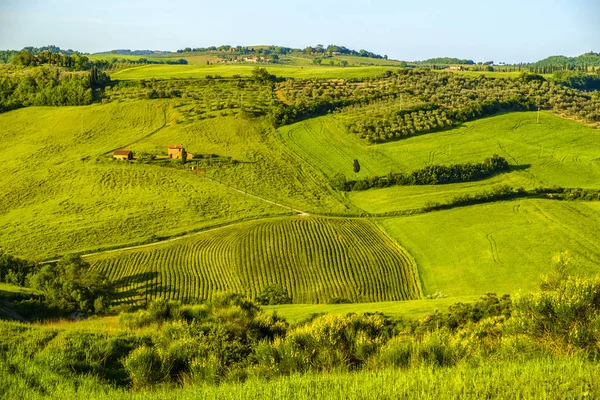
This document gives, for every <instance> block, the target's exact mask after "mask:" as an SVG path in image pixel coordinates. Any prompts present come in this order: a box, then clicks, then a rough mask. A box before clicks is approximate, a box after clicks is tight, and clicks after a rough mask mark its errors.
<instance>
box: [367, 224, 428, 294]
mask: <svg viewBox="0 0 600 400" xmlns="http://www.w3.org/2000/svg"><path fill="white" fill-rule="evenodd" d="M366 219H367V220H368V221H369V222H370V223H371V224H373V225H374V226H375V227H377V229H378V230H379V231H380V232H381V233H382V234H383V236H385V237H386V238H387V239H388V240H390V241H391V242H392V243H394V244H395V245H396V247H397V248H398V250H399V251H400V252H402V253H403V254H406V257H407V258H408V259H409V260H410V263H411V264H412V266H413V268H412V269H413V274H414V275H415V283H416V284H417V288H418V289H419V293H418V294H419V296H420V297H419V298H418V299H416V300H422V299H424V298H425V293H424V292H423V282H422V281H421V274H420V273H419V266H418V264H417V260H415V258H414V257H413V255H412V254H411V253H410V251H408V249H406V248H404V246H402V245H401V244H400V243H399V242H398V241H397V240H396V239H394V238H393V237H392V235H390V234H389V233H388V232H387V231H386V230H385V229H384V228H383V226H381V225H380V224H378V223H377V222H375V221H373V220H372V219H371V218H366Z"/></svg>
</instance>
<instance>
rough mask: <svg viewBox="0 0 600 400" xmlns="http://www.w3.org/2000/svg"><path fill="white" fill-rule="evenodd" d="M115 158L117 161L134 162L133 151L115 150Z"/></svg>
mask: <svg viewBox="0 0 600 400" xmlns="http://www.w3.org/2000/svg"><path fill="white" fill-rule="evenodd" d="M113 157H114V158H115V160H133V153H132V152H131V150H115V152H114V153H113Z"/></svg>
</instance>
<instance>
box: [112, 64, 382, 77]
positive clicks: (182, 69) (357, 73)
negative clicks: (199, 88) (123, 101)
mask: <svg viewBox="0 0 600 400" xmlns="http://www.w3.org/2000/svg"><path fill="white" fill-rule="evenodd" d="M256 66H257V64H234V65H231V64H218V65H216V64H213V65H202V64H198V65H193V64H188V65H144V66H139V67H133V68H127V69H124V70H121V71H118V72H115V73H114V74H112V75H111V78H112V79H118V80H125V81H127V80H140V79H152V78H154V79H169V78H199V79H204V78H206V76H207V75H212V76H216V75H219V76H221V77H223V78H231V77H233V76H234V75H240V76H242V77H250V76H252V70H253V69H254V68H256ZM261 66H264V65H261ZM265 67H266V68H267V69H268V71H269V73H270V74H273V75H275V76H278V77H283V78H345V79H350V78H366V77H375V76H378V75H381V74H382V73H383V72H385V71H386V70H388V69H390V67H388V66H358V67H339V66H333V67H332V66H319V65H281V64H274V65H266V66H265Z"/></svg>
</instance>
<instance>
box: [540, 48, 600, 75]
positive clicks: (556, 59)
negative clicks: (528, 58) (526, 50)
mask: <svg viewBox="0 0 600 400" xmlns="http://www.w3.org/2000/svg"><path fill="white" fill-rule="evenodd" d="M530 66H531V67H534V68H545V69H546V71H548V73H552V72H555V71H574V70H579V71H586V72H587V71H589V70H590V69H591V68H592V67H600V54H599V53H594V52H593V51H590V52H589V53H585V54H582V55H580V56H577V57H565V56H551V57H547V58H545V59H543V60H540V61H537V62H535V63H533V64H531V65H530Z"/></svg>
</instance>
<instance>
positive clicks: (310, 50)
mask: <svg viewBox="0 0 600 400" xmlns="http://www.w3.org/2000/svg"><path fill="white" fill-rule="evenodd" d="M302 51H303V52H304V53H305V54H311V55H328V56H338V55H348V56H358V57H368V58H378V59H386V60H387V58H388V57H387V55H385V56H381V55H379V54H376V53H373V52H370V51H367V50H364V49H361V50H358V51H357V50H352V49H349V48H347V47H344V46H338V45H335V44H330V45H329V46H327V47H324V46H323V45H321V44H318V45H317V46H316V47H312V46H307V47H305V48H304V50H302Z"/></svg>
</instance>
